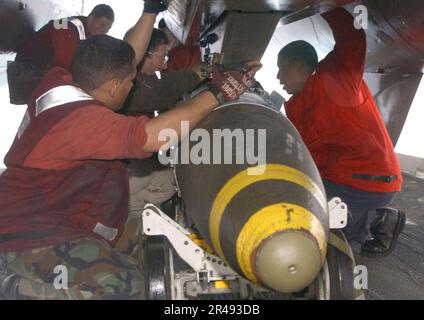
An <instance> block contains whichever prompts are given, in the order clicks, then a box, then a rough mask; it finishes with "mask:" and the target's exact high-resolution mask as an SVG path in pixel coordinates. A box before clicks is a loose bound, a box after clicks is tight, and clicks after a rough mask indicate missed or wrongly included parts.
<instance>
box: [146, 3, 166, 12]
mask: <svg viewBox="0 0 424 320" xmlns="http://www.w3.org/2000/svg"><path fill="white" fill-rule="evenodd" d="M165 10H166V3H165V1H163V0H144V12H145V13H159V12H162V11H165Z"/></svg>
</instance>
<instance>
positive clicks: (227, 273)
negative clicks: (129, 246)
mask: <svg viewBox="0 0 424 320" xmlns="http://www.w3.org/2000/svg"><path fill="white" fill-rule="evenodd" d="M142 217H143V233H144V234H145V235H148V236H157V235H164V236H165V237H166V238H167V239H168V240H169V242H170V243H171V245H172V246H173V247H174V249H175V251H176V252H177V254H178V255H179V256H180V257H181V258H182V259H183V260H184V261H185V262H186V263H187V264H188V265H190V267H192V268H193V270H194V271H195V272H196V273H197V274H198V281H200V280H202V281H203V282H204V281H205V274H206V275H207V277H206V280H207V281H208V282H212V281H219V280H235V279H238V278H240V275H238V274H237V273H236V272H235V271H234V270H233V269H231V268H230V267H229V266H228V265H227V264H226V263H225V262H224V261H223V260H222V259H221V258H219V257H217V256H216V255H213V254H210V253H208V252H206V251H205V250H204V249H203V248H202V247H200V246H199V245H197V244H196V243H195V242H194V241H193V240H192V239H191V238H190V234H191V233H190V232H189V231H188V230H186V229H184V228H183V227H181V226H180V225H179V224H178V223H176V222H175V221H174V220H173V219H171V218H170V217H169V216H167V215H166V214H165V213H163V212H162V211H161V210H160V209H159V208H157V207H156V206H154V205H151V204H148V205H146V207H145V208H144V211H143V214H142Z"/></svg>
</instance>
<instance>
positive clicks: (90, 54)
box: [71, 35, 135, 90]
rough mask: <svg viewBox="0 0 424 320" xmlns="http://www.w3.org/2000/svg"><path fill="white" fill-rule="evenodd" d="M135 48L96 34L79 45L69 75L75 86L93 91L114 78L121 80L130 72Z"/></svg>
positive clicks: (123, 42)
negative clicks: (70, 74)
mask: <svg viewBox="0 0 424 320" xmlns="http://www.w3.org/2000/svg"><path fill="white" fill-rule="evenodd" d="M134 58H135V53H134V49H133V48H132V47H131V46H130V45H129V44H128V43H127V42H125V41H122V40H118V39H115V38H113V37H110V36H107V35H96V36H92V37H90V38H88V39H87V40H84V41H82V42H81V43H80V45H79V46H78V48H77V50H76V52H75V55H74V58H73V61H72V67H71V72H72V76H73V78H74V81H75V83H77V84H78V85H80V86H81V87H82V88H83V89H85V90H94V89H97V88H98V87H100V86H101V85H102V84H103V83H104V82H105V81H108V80H111V79H113V78H118V79H120V80H124V79H125V78H126V77H127V76H128V75H129V74H130V73H131V71H132V70H133V63H134Z"/></svg>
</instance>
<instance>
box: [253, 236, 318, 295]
mask: <svg viewBox="0 0 424 320" xmlns="http://www.w3.org/2000/svg"><path fill="white" fill-rule="evenodd" d="M321 267H322V259H321V255H320V250H319V247H318V245H317V244H316V242H315V241H314V240H313V239H312V237H310V236H308V235H307V234H306V232H302V231H287V232H283V233H279V234H278V235H276V236H273V237H270V238H268V239H267V240H265V242H264V243H263V244H262V245H261V246H260V247H259V249H258V252H257V254H256V273H257V276H258V278H259V279H260V281H261V282H262V283H263V284H264V285H266V286H268V287H269V288H271V289H273V290H275V291H279V292H284V293H292V292H297V291H301V290H303V289H304V288H306V287H307V286H309V285H310V284H311V283H312V281H313V280H314V279H315V278H316V277H317V275H318V273H319V271H320V270H321Z"/></svg>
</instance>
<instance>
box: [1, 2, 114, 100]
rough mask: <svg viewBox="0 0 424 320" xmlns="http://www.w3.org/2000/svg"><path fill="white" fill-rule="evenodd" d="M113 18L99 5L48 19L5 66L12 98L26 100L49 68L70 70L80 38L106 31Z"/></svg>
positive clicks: (109, 9) (104, 6)
mask: <svg viewBox="0 0 424 320" xmlns="http://www.w3.org/2000/svg"><path fill="white" fill-rule="evenodd" d="M114 20H115V14H114V12H113V10H112V8H111V7H110V6H108V5H105V4H99V5H97V6H95V7H94V9H93V10H92V11H91V13H90V14H89V15H88V16H87V17H84V16H75V17H68V18H63V19H60V20H52V21H50V22H49V23H47V24H46V25H45V26H44V27H42V28H41V29H40V30H38V31H37V32H36V33H34V35H33V36H32V37H31V38H30V39H29V40H27V41H26V42H25V43H24V44H23V45H22V46H21V47H20V48H19V49H18V51H17V54H16V59H15V63H14V64H12V65H11V66H10V67H9V85H10V87H11V88H10V90H11V94H12V95H11V96H12V100H15V102H17V103H18V101H20V102H21V103H26V102H27V101H28V99H29V95H30V94H31V93H32V91H33V90H34V89H35V87H36V86H37V84H38V82H39V81H40V80H41V78H42V77H43V76H44V74H45V73H46V72H47V70H48V69H49V68H51V67H61V68H64V69H66V70H70V68H71V62H72V58H73V56H74V53H75V50H76V49H77V47H78V44H79V43H80V41H81V40H84V39H86V38H89V37H91V36H94V35H99V34H107V33H108V32H109V30H110V28H111V27H112V24H113V22H114ZM16 99H17V100H18V101H16ZM12 102H13V101H12Z"/></svg>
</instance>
